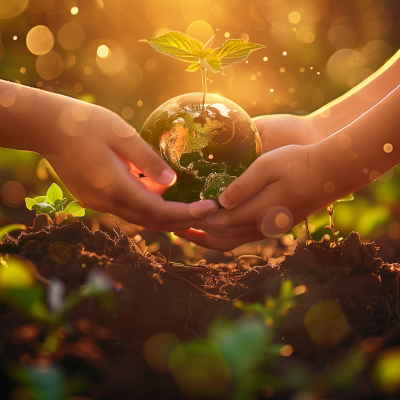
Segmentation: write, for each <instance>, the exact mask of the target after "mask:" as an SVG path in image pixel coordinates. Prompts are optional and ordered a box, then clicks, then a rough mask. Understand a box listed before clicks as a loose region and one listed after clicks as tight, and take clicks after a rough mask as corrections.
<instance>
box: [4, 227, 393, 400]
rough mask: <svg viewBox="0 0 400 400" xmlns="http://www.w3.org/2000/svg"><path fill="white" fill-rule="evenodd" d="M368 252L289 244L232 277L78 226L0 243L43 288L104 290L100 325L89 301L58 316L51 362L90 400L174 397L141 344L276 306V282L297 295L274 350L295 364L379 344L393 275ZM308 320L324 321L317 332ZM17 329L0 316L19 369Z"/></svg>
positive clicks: (226, 270) (221, 269) (229, 270)
mask: <svg viewBox="0 0 400 400" xmlns="http://www.w3.org/2000/svg"><path fill="white" fill-rule="evenodd" d="M377 251H378V249H377V247H376V246H375V244H374V243H362V242H361V240H360V236H359V235H358V233H355V232H353V233H351V235H350V236H349V237H348V238H347V239H345V240H344V241H343V242H342V243H341V244H340V246H336V247H334V248H330V247H329V246H326V245H324V244H323V243H315V242H313V243H311V244H309V245H307V246H306V247H303V246H302V245H301V244H300V242H298V243H297V245H296V249H295V251H294V252H292V253H290V254H286V256H285V257H284V258H283V259H281V260H279V261H276V260H275V261H274V260H272V261H270V262H269V263H267V264H266V265H264V266H257V267H253V268H251V269H250V270H248V271H247V272H246V273H241V272H240V271H239V270H238V267H237V265H236V263H229V264H217V265H214V264H207V263H206V262H201V263H199V264H198V265H196V266H184V265H175V264H173V263H169V262H167V261H166V260H165V259H163V258H162V257H160V256H157V255H153V254H150V253H147V254H143V253H142V252H141V251H140V249H139V248H138V247H137V246H136V244H135V243H134V241H133V240H132V239H130V238H128V237H127V236H125V235H122V234H121V236H116V238H114V239H113V238H111V237H109V236H108V235H107V234H105V233H104V232H102V231H99V230H98V231H96V232H94V233H93V232H91V231H90V230H89V229H87V228H86V227H85V226H84V225H83V224H82V223H81V222H77V223H73V224H67V225H62V226H47V227H44V228H43V229H42V230H39V231H36V232H35V231H32V232H28V233H26V232H23V233H21V235H20V236H19V237H18V239H14V238H12V237H11V236H8V235H7V236H6V237H5V238H4V240H3V241H2V242H1V243H0V253H10V254H18V255H19V256H22V257H25V258H26V259H28V260H30V261H32V262H33V263H34V264H35V265H36V267H37V269H38V271H39V273H40V275H41V276H43V277H44V278H47V279H51V278H58V279H60V280H61V281H62V282H63V283H64V284H65V286H66V289H67V293H70V292H71V291H73V290H76V289H78V288H79V287H80V286H81V285H83V284H84V282H85V279H86V276H87V274H88V272H89V271H90V270H91V269H92V268H98V269H101V270H103V271H104V272H106V273H107V274H109V275H110V276H111V277H112V278H113V279H114V280H115V282H116V284H115V287H116V293H117V299H118V306H117V309H116V311H115V312H114V313H113V314H109V313H107V312H106V311H104V310H103V309H102V308H101V307H100V306H99V304H98V303H97V302H96V301H94V300H87V301H85V302H84V303H82V304H80V305H79V306H77V307H76V308H75V309H73V310H72V311H71V313H70V314H69V316H68V320H69V323H70V324H71V326H72V327H73V331H74V332H75V333H74V334H73V335H72V336H70V337H68V338H67V339H66V341H65V342H64V344H63V345H62V346H61V347H60V350H59V351H58V353H57V354H56V359H58V360H59V361H60V362H61V363H62V365H63V367H64V369H66V370H67V371H76V370H77V369H78V370H85V371H86V372H88V371H89V372H90V373H91V374H92V376H93V377H94V378H93V379H94V380H95V381H96V382H97V383H96V386H95V387H94V386H93V387H91V388H88V389H87V390H86V392H85V393H84V394H85V395H88V396H93V397H95V398H101V399H103V398H104V399H107V398H118V399H130V398H132V393H135V397H137V398H141V399H145V398H149V399H150V398H156V397H159V396H160V397H161V396H163V397H165V394H166V393H168V396H167V397H168V398H176V399H177V398H182V394H181V393H180V391H179V388H178V387H177V386H176V384H175V383H174V381H173V379H172V378H171V376H169V375H167V374H158V373H155V372H154V371H152V370H151V369H150V367H149V366H148V365H147V363H146V361H145V360H144V357H143V355H142V354H143V351H142V349H143V345H144V343H145V341H146V340H147V338H148V337H150V336H151V335H152V334H154V333H156V332H160V331H170V332H174V333H175V334H176V335H178V337H179V338H180V339H181V340H187V339H192V338H194V337H196V336H198V337H202V336H204V335H206V332H207V328H208V326H209V325H210V323H211V322H212V321H213V320H214V319H215V318H217V317H219V316H225V317H230V318H236V317H238V316H240V315H242V311H240V310H239V309H238V308H237V307H235V306H234V305H233V300H236V299H240V300H241V301H243V302H245V303H250V302H254V301H259V302H264V300H265V298H266V297H268V296H270V297H277V296H278V293H279V288H280V286H281V283H282V281H283V280H285V279H290V280H292V282H293V283H294V286H295V287H296V288H297V290H298V293H299V295H298V296H297V303H298V304H297V307H295V308H293V309H290V310H289V314H288V315H287V316H286V317H285V318H284V319H283V322H282V324H281V326H280V327H279V328H278V333H277V340H282V338H284V342H285V343H287V344H290V345H291V346H292V347H293V349H294V356H295V357H297V358H301V359H306V360H307V362H308V363H311V364H313V365H314V366H318V365H321V364H323V363H324V361H325V360H326V357H327V354H328V353H332V354H333V353H335V354H336V353H338V352H340V351H341V350H340V349H343V348H348V347H349V346H350V345H351V344H353V343H360V342H361V341H362V340H363V339H366V338H370V337H389V336H390V335H391V334H393V332H394V331H395V329H396V327H397V326H398V324H399V323H400V318H399V275H400V265H399V264H387V263H384V262H383V261H382V259H381V258H379V257H377ZM327 310H328V311H327ZM332 310H334V311H333V314H332ZM329 313H331V314H332V315H333V316H332V318H331V319H329V316H327V317H326V315H330V314H329ZM319 316H323V317H324V318H325V320H324V321H325V322H326V325H325V328H324V329H322V330H321V329H320V326H318V323H319V322H318V321H319V319H318V318H319ZM27 323H28V322H27V321H25V320H24V319H23V318H22V317H20V316H19V315H18V314H16V313H15V312H14V311H13V310H12V309H11V308H10V307H9V306H7V305H4V304H3V305H0V343H1V344H2V346H1V347H2V348H3V354H2V356H3V357H6V358H8V359H11V360H15V361H18V360H19V362H25V363H28V364H29V360H31V359H33V358H34V357H36V355H35V345H33V344H32V343H34V342H32V341H29V340H25V339H24V335H22V334H21V329H22V328H23V327H24V326H27V325H26V324H27ZM31 325H32V324H31ZM326 327H327V328H326ZM313 332H319V333H317V334H315V333H313ZM332 332H334V333H332ZM37 335H38V338H40V329H39V328H38V334H37ZM385 335H386V336H385ZM31 339H32V338H31ZM82 343H83V344H82ZM85 343H86V345H85ZM321 349H323V351H321ZM21 360H22V361H21ZM7 385H8V386H10V385H12V383H10V382H9V381H7V382H5V383H4V385H3V387H4V388H7V387H8V386H7ZM2 390H6V389H2Z"/></svg>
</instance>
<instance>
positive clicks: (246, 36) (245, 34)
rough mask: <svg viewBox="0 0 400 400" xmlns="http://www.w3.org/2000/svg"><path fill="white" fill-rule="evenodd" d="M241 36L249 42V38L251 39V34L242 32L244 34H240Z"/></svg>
mask: <svg viewBox="0 0 400 400" xmlns="http://www.w3.org/2000/svg"><path fill="white" fill-rule="evenodd" d="M240 38H241V39H242V40H244V41H246V42H248V41H249V39H250V36H249V35H248V34H247V33H242V34H241V35H240ZM246 62H247V61H246Z"/></svg>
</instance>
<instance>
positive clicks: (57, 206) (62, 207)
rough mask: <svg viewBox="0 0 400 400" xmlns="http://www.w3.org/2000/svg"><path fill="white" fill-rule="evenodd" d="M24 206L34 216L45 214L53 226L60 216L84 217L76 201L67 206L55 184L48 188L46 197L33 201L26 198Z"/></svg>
mask: <svg viewBox="0 0 400 400" xmlns="http://www.w3.org/2000/svg"><path fill="white" fill-rule="evenodd" d="M25 204H26V207H27V208H28V210H35V211H36V215H39V214H45V215H46V216H47V218H48V219H49V220H50V221H51V222H52V223H53V224H55V225H56V224H57V222H58V217H59V216H60V215H62V214H70V215H72V216H74V217H83V216H84V215H85V208H84V207H83V206H82V205H80V204H79V203H78V202H77V201H76V200H73V201H71V202H70V203H69V204H68V205H67V199H66V198H65V197H64V195H63V192H62V190H61V188H60V187H59V186H58V185H57V184H55V183H53V184H51V186H50V187H49V188H48V190H47V193H46V196H38V197H35V198H33V199H31V198H30V197H26V198H25Z"/></svg>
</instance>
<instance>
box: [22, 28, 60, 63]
mask: <svg viewBox="0 0 400 400" xmlns="http://www.w3.org/2000/svg"><path fill="white" fill-rule="evenodd" d="M26 45H27V47H28V49H29V51H30V52H31V53H32V54H35V55H36V56H41V55H43V54H46V53H48V52H49V51H50V50H51V49H52V48H53V46H54V37H53V34H52V33H51V31H50V29H49V28H47V26H44V25H37V26H34V27H33V28H32V29H31V30H30V31H29V32H28V34H27V35H26Z"/></svg>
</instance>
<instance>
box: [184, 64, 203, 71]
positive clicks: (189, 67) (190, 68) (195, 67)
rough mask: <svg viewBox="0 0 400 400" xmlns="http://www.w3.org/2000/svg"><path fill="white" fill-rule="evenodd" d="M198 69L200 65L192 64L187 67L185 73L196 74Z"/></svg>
mask: <svg viewBox="0 0 400 400" xmlns="http://www.w3.org/2000/svg"><path fill="white" fill-rule="evenodd" d="M199 68H200V64H199V63H194V64H191V65H189V66H188V67H187V69H186V71H187V72H196V71H197V70H198V69H199Z"/></svg>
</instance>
